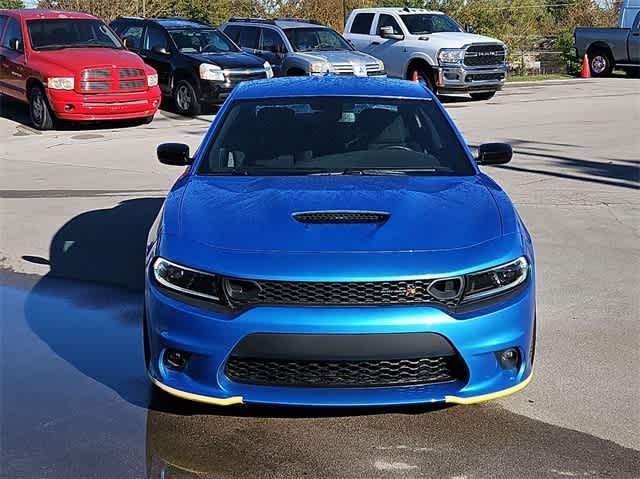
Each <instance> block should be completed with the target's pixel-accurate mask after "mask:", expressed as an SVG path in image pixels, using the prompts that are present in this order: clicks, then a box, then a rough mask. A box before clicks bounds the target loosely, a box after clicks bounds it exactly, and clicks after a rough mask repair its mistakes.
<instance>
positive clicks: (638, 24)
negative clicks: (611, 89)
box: [0, 12, 640, 32]
mask: <svg viewBox="0 0 640 479" xmlns="http://www.w3.org/2000/svg"><path fill="white" fill-rule="evenodd" d="M1 30H2V29H1V28H0V31H1ZM632 30H633V31H634V32H637V31H639V30H640V12H638V13H637V14H636V19H635V20H634V22H633V28H632Z"/></svg>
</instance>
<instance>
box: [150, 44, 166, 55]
mask: <svg viewBox="0 0 640 479" xmlns="http://www.w3.org/2000/svg"><path fill="white" fill-rule="evenodd" d="M151 51H152V52H153V53H157V54H159V55H168V54H169V52H168V51H167V49H166V48H165V47H161V46H159V45H156V46H155V47H153V48H151Z"/></svg>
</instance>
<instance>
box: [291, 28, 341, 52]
mask: <svg viewBox="0 0 640 479" xmlns="http://www.w3.org/2000/svg"><path fill="white" fill-rule="evenodd" d="M284 33H285V35H286V36H287V38H288V39H289V42H290V43H291V46H292V47H293V49H294V50H295V51H297V52H313V51H332V52H335V51H338V50H349V51H351V50H353V48H352V47H351V45H349V44H348V43H347V41H346V40H345V39H344V38H342V37H341V36H340V35H339V34H338V33H337V32H335V31H333V30H331V29H330V28H325V27H318V28H288V29H285V30H284Z"/></svg>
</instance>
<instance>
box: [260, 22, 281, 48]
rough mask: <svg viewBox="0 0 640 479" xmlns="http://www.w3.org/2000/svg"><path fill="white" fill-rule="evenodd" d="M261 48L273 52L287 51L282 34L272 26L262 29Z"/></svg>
mask: <svg viewBox="0 0 640 479" xmlns="http://www.w3.org/2000/svg"><path fill="white" fill-rule="evenodd" d="M260 50H262V51H265V52H271V53H284V52H286V51H287V49H286V47H285V45H284V42H283V41H282V37H281V36H280V34H279V33H278V32H276V31H275V30H271V29H270V28H263V29H262V44H261V45H260Z"/></svg>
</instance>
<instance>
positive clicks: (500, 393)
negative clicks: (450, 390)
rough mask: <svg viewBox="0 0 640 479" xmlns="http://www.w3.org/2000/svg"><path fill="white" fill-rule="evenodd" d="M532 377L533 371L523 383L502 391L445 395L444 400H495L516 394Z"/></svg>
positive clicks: (469, 402)
mask: <svg viewBox="0 0 640 479" xmlns="http://www.w3.org/2000/svg"><path fill="white" fill-rule="evenodd" d="M532 378H533V372H531V373H529V376H528V377H527V379H525V380H524V381H522V382H521V383H518V384H516V385H515V386H511V387H510V388H507V389H503V390H502V391H496V392H494V393H489V394H481V395H479V396H469V397H466V398H463V397H459V396H445V397H444V402H446V403H449V404H478V403H481V402H485V401H493V400H494V399H500V398H503V397H506V396H510V395H512V394H515V393H517V392H518V391H522V390H523V389H524V388H526V387H527V386H528V385H529V383H530V382H531V379H532Z"/></svg>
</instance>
